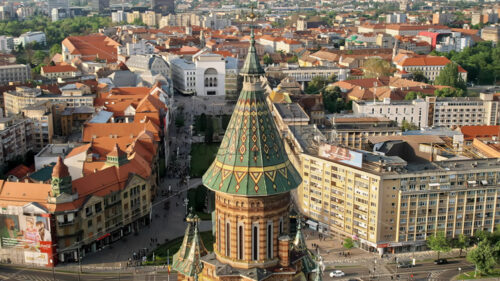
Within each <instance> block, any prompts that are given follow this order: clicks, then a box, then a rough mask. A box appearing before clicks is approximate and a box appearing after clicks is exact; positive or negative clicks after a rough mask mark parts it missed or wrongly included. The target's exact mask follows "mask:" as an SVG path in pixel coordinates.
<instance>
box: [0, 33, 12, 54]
mask: <svg viewBox="0 0 500 281" xmlns="http://www.w3.org/2000/svg"><path fill="white" fill-rule="evenodd" d="M12 49H14V38H12V37H10V36H3V35H2V36H0V52H2V53H10V52H12Z"/></svg>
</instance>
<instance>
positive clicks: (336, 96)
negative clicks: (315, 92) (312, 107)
mask: <svg viewBox="0 0 500 281" xmlns="http://www.w3.org/2000/svg"><path fill="white" fill-rule="evenodd" d="M323 103H324V105H325V109H326V110H327V111H328V112H330V113H339V112H341V111H342V110H346V109H347V107H348V104H346V103H345V102H344V99H343V98H342V91H341V90H340V88H339V87H333V88H332V87H328V88H326V89H325V91H324V92H323Z"/></svg>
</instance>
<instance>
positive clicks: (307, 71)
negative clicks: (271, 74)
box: [268, 66, 349, 83]
mask: <svg viewBox="0 0 500 281" xmlns="http://www.w3.org/2000/svg"><path fill="white" fill-rule="evenodd" d="M268 70H271V71H280V72H282V73H283V74H284V75H286V76H288V77H293V78H295V80H296V81H297V82H299V83H303V82H310V81H311V80H312V79H313V78H314V77H316V76H321V77H324V78H328V77H330V76H331V75H336V76H337V80H338V81H343V80H345V79H347V74H348V72H349V69H348V68H340V67H329V66H315V67H294V66H288V67H287V68H274V67H272V68H269V69H268Z"/></svg>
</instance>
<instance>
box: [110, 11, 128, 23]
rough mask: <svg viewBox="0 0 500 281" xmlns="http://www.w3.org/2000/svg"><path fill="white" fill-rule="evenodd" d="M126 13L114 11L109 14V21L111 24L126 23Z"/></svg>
mask: <svg viewBox="0 0 500 281" xmlns="http://www.w3.org/2000/svg"><path fill="white" fill-rule="evenodd" d="M127 14H128V13H127V12H125V11H116V12H112V13H111V21H112V22H117V23H119V22H126V21H127Z"/></svg>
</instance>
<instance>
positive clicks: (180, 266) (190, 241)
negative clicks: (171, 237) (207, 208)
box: [172, 215, 208, 277]
mask: <svg viewBox="0 0 500 281" xmlns="http://www.w3.org/2000/svg"><path fill="white" fill-rule="evenodd" d="M186 221H188V227H187V228H186V233H185V234H184V239H183V241H182V245H181V248H180V249H179V251H178V252H177V253H175V255H174V256H173V264H172V268H173V269H175V270H176V271H178V272H180V273H182V274H184V275H186V276H191V277H192V276H195V275H196V274H197V273H200V272H201V270H202V269H203V264H202V263H201V261H200V259H201V257H202V256H204V255H206V254H207V253H208V251H207V249H206V248H205V246H204V245H203V241H202V240H201V238H200V235H199V231H198V221H199V219H198V217H197V216H195V217H193V216H192V215H189V216H188V217H187V219H186Z"/></svg>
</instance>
